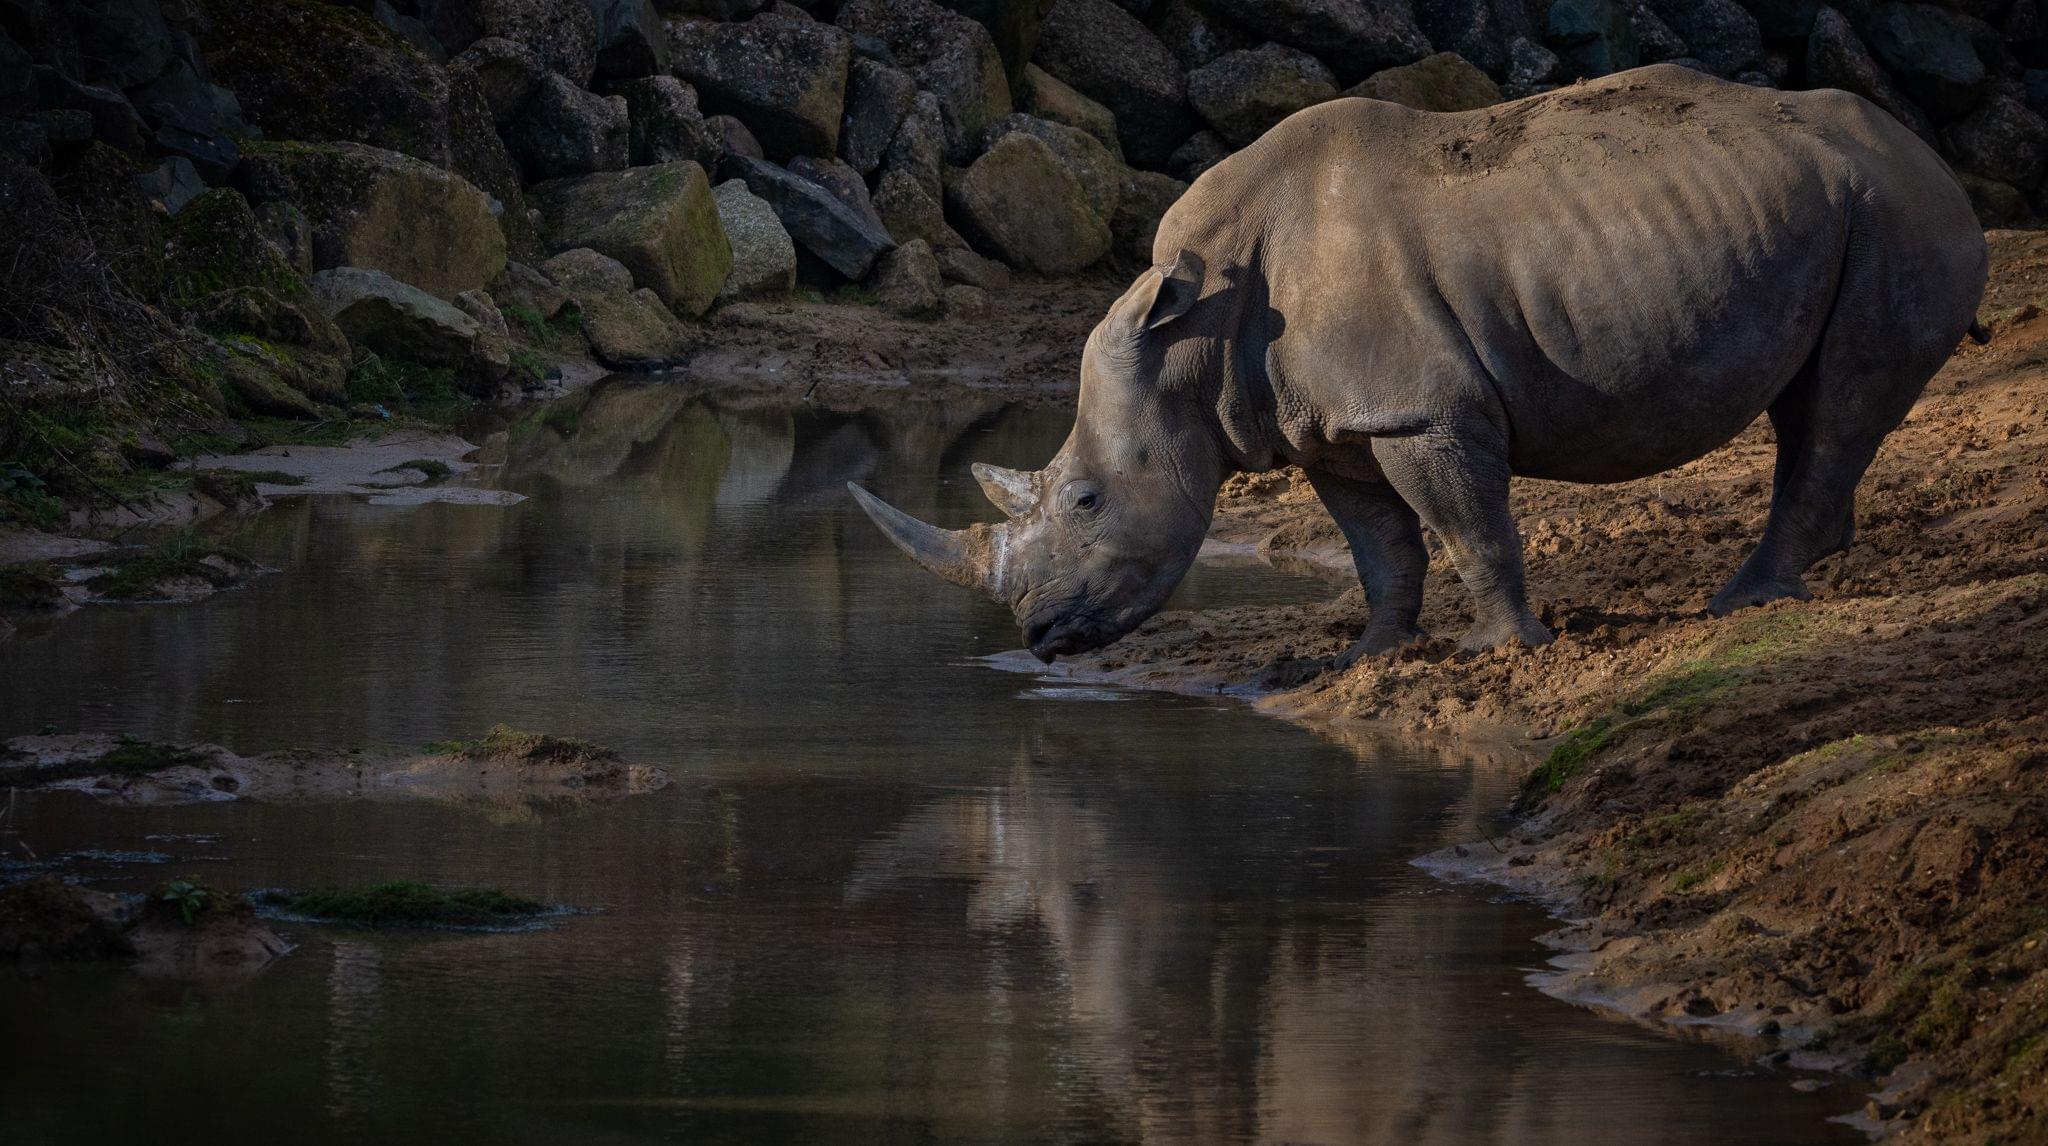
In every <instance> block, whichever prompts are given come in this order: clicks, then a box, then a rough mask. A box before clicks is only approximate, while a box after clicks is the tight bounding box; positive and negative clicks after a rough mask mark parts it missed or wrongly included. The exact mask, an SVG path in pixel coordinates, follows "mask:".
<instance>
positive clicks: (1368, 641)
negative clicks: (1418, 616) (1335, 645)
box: [1331, 624, 1429, 672]
mask: <svg viewBox="0 0 2048 1146" xmlns="http://www.w3.org/2000/svg"><path fill="white" fill-rule="evenodd" d="M1428 639H1429V634H1428V633H1426V632H1424V631H1423V630H1422V628H1421V627H1420V626H1417V625H1411V624H1389V625H1367V626H1366V629H1365V635H1364V636H1361V637H1359V638H1358V639H1357V640H1356V641H1353V642H1352V643H1351V647H1350V648H1348V649H1345V650H1344V651H1343V652H1341V653H1338V654H1337V659H1336V660H1334V661H1332V662H1331V667H1332V668H1335V669H1336V670H1337V671H1338V672H1343V671H1344V670H1346V669H1348V668H1350V667H1351V666H1352V665H1355V664H1357V663H1358V662H1359V661H1362V660H1365V659H1367V658H1369V657H1380V656H1385V655H1387V654H1388V653H1391V652H1393V651H1394V650H1396V649H1403V648H1406V647H1408V646H1409V645H1412V644H1416V643H1418V642H1420V641H1426V640H1428Z"/></svg>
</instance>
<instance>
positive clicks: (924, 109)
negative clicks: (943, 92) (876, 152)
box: [882, 92, 946, 200]
mask: <svg viewBox="0 0 2048 1146" xmlns="http://www.w3.org/2000/svg"><path fill="white" fill-rule="evenodd" d="M945 150H946V135H945V128H944V127H943V126H942V125H941V124H940V122H939V100H938V97H937V96H935V95H933V94H932V93H930V92H919V93H917V99H916V100H914V101H913V102H912V103H911V105H910V114H908V115H906V116H904V117H903V123H902V124H901V125H900V126H898V127H897V128H896V138H894V139H892V140H890V141H889V149H888V150H887V151H884V152H883V153H882V170H883V171H885V172H887V171H901V172H903V173H904V174H905V175H908V176H909V177H910V178H911V179H914V180H916V182H917V185H918V186H919V187H922V188H924V193H925V194H926V195H929V196H930V197H931V198H932V199H934V200H936V199H938V198H939V197H940V196H941V195H942V194H944V190H943V187H942V184H943V183H944V180H943V178H942V176H941V173H940V169H941V167H942V166H943V164H944V162H945Z"/></svg>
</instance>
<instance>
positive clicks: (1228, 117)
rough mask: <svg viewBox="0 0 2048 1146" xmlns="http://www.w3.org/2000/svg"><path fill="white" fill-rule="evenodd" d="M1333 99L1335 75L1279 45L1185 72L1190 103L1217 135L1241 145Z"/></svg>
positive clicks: (1234, 54) (1304, 55) (1303, 54)
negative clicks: (1297, 114) (1304, 109)
mask: <svg viewBox="0 0 2048 1146" xmlns="http://www.w3.org/2000/svg"><path fill="white" fill-rule="evenodd" d="M1336 96H1337V77H1336V76H1335V75H1334V74H1332V73H1331V71H1330V69H1328V68H1326V67H1324V66H1323V65H1322V64H1321V62H1319V61H1318V60H1317V59H1316V58H1315V57H1314V56H1311V55H1309V54H1308V53H1307V52H1299V51H1296V50H1294V49H1293V48H1289V47H1286V46H1285V45H1282V44H1267V45H1265V46H1264V47H1261V48H1257V49H1254V50H1251V51H1242V52H1231V53H1229V54H1227V55H1225V56H1222V57H1220V58H1219V59H1217V60H1216V61H1215V62H1214V63H1212V64H1208V65H1205V66H1203V67H1200V68H1197V69H1195V70H1194V71H1192V72H1190V73H1188V102H1189V103H1190V104H1193V105H1194V108H1195V110H1196V111H1197V112H1199V113H1200V114H1201V116H1202V118H1203V119H1204V120H1206V121H1208V124H1209V126H1210V127H1213V128H1215V129H1216V134H1218V135H1221V136H1222V137H1223V138H1224V139H1226V140H1228V141H1229V142H1231V143H1232V144H1234V145H1236V146H1238V147H1243V146H1244V145H1245V144H1247V143H1250V142H1251V141H1252V140H1254V139H1257V138H1258V137H1259V136H1261V135H1264V134H1265V133H1266V129H1267V128H1269V127H1272V126H1273V125H1274V124H1276V123H1279V122H1280V121H1281V120H1283V119H1286V118H1287V117H1288V116H1290V115H1293V114H1294V113H1295V112H1297V111H1300V110H1301V109H1302V108H1305V107H1308V106H1310V105H1312V104H1319V103H1322V102H1323V101H1324V100H1329V99H1335V98H1336Z"/></svg>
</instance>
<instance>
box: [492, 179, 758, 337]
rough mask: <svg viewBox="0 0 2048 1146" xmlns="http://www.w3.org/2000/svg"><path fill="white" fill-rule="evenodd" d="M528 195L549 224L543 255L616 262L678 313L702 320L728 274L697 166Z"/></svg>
mask: <svg viewBox="0 0 2048 1146" xmlns="http://www.w3.org/2000/svg"><path fill="white" fill-rule="evenodd" d="M531 194H532V197H533V201H534V203H535V205H536V206H538V207H539V208H540V210H541V214H542V215H543V216H545V217H546V219H547V233H548V249H550V250H553V251H565V250H573V249H578V248H584V249H589V250H593V251H596V252H598V253H599V254H602V255H604V256H605V257H607V258H610V259H613V260H616V261H617V262H619V263H620V264H621V265H623V266H625V267H626V269H627V270H628V271H630V272H631V273H632V275H633V281H634V283H635V284H636V285H638V286H641V287H645V288H647V289H649V290H652V291H653V292H654V293H655V294H656V295H657V296H659V297H660V299H661V300H662V301H663V302H665V303H667V304H668V305H669V306H672V307H674V308H675V309H676V311H677V312H679V313H682V314H687V315H699V314H703V313H704V312H705V311H706V310H708V309H709V308H710V306H711V302H712V300H713V299H715V298H717V297H718V288H719V287H720V286H722V285H723V284H724V283H725V277H726V275H727V274H729V273H731V271H732V248H731V247H730V246H729V245H728V244H727V242H726V237H725V230H724V228H723V227H721V226H720V225H719V222H718V207H717V204H716V203H715V202H714V201H713V200H712V198H711V186H710V184H709V183H708V182H706V180H705V177H704V169H703V168H701V167H698V166H697V165H696V164H695V163H691V162H688V161H681V162H676V163H663V164H659V165H656V166H653V167H635V168H631V169H630V170H626V171H615V172H604V173H600V174H596V175H586V176H583V177H581V178H575V179H558V180H553V181H550V182H547V183H542V184H540V185H539V186H536V187H534V188H533V190H532V192H531Z"/></svg>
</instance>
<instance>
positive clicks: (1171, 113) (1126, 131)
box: [1035, 0, 1194, 166]
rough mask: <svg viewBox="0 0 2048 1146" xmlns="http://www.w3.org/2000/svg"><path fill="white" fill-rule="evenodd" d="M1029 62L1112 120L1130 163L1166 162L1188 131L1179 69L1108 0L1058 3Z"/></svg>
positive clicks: (1149, 35)
mask: <svg viewBox="0 0 2048 1146" xmlns="http://www.w3.org/2000/svg"><path fill="white" fill-rule="evenodd" d="M1035 60H1036V62H1037V64H1038V66H1039V67H1042V68H1044V69H1045V70H1046V71H1047V72H1050V73H1051V74H1052V75H1054V76H1057V77H1058V78H1059V79H1060V80H1062V81H1064V82H1065V83H1066V84H1068V85H1069V86H1071V87H1072V88H1073V89H1074V90H1076V91H1078V92H1080V93H1081V94H1083V95H1085V96H1087V97H1088V98H1089V99H1092V100H1095V101H1096V102H1098V103H1100V104H1102V106H1104V107H1106V108H1108V109H1109V110H1110V113H1111V114H1112V115H1114V116H1116V126H1117V138H1118V140H1120V141H1121V142H1122V143H1123V151H1124V155H1125V157H1126V158H1128V159H1129V160H1130V161H1131V162H1133V163H1139V164H1144V165H1147V166H1151V165H1155V164H1158V163H1161V162H1164V161H1165V159H1166V157H1167V156H1169V155H1171V154H1173V149H1174V148H1175V147H1176V146H1178V145H1179V143H1180V141H1181V140H1184V139H1186V138H1187V137H1188V133H1189V132H1190V131H1191V130H1193V129H1194V122H1193V120H1192V118H1191V117H1190V116H1189V115H1188V110H1187V103H1186V99H1185V93H1186V77H1185V75H1184V74H1183V73H1182V72H1181V68H1180V62H1179V61H1178V60H1175V59H1174V58H1173V53H1172V52H1169V51H1167V50H1166V45H1165V44H1162V43H1160V42H1159V39H1158V37H1156V36H1154V35H1153V34H1152V33H1151V32H1150V31H1148V30H1147V29H1146V28H1145V25H1143V24H1140V23H1139V22H1138V21H1137V19H1136V18H1135V17H1133V16H1132V15H1131V14H1130V13H1128V12H1126V11H1124V10H1123V9H1121V8H1119V7H1117V6H1116V5H1115V4H1112V3H1110V0H1058V3H1056V4H1054V5H1053V9H1052V12H1051V14H1050V15H1048V16H1047V17H1046V20H1045V27H1044V28H1043V29H1042V30H1041V31H1040V32H1039V36H1038V54H1037V55H1036V57H1035Z"/></svg>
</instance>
